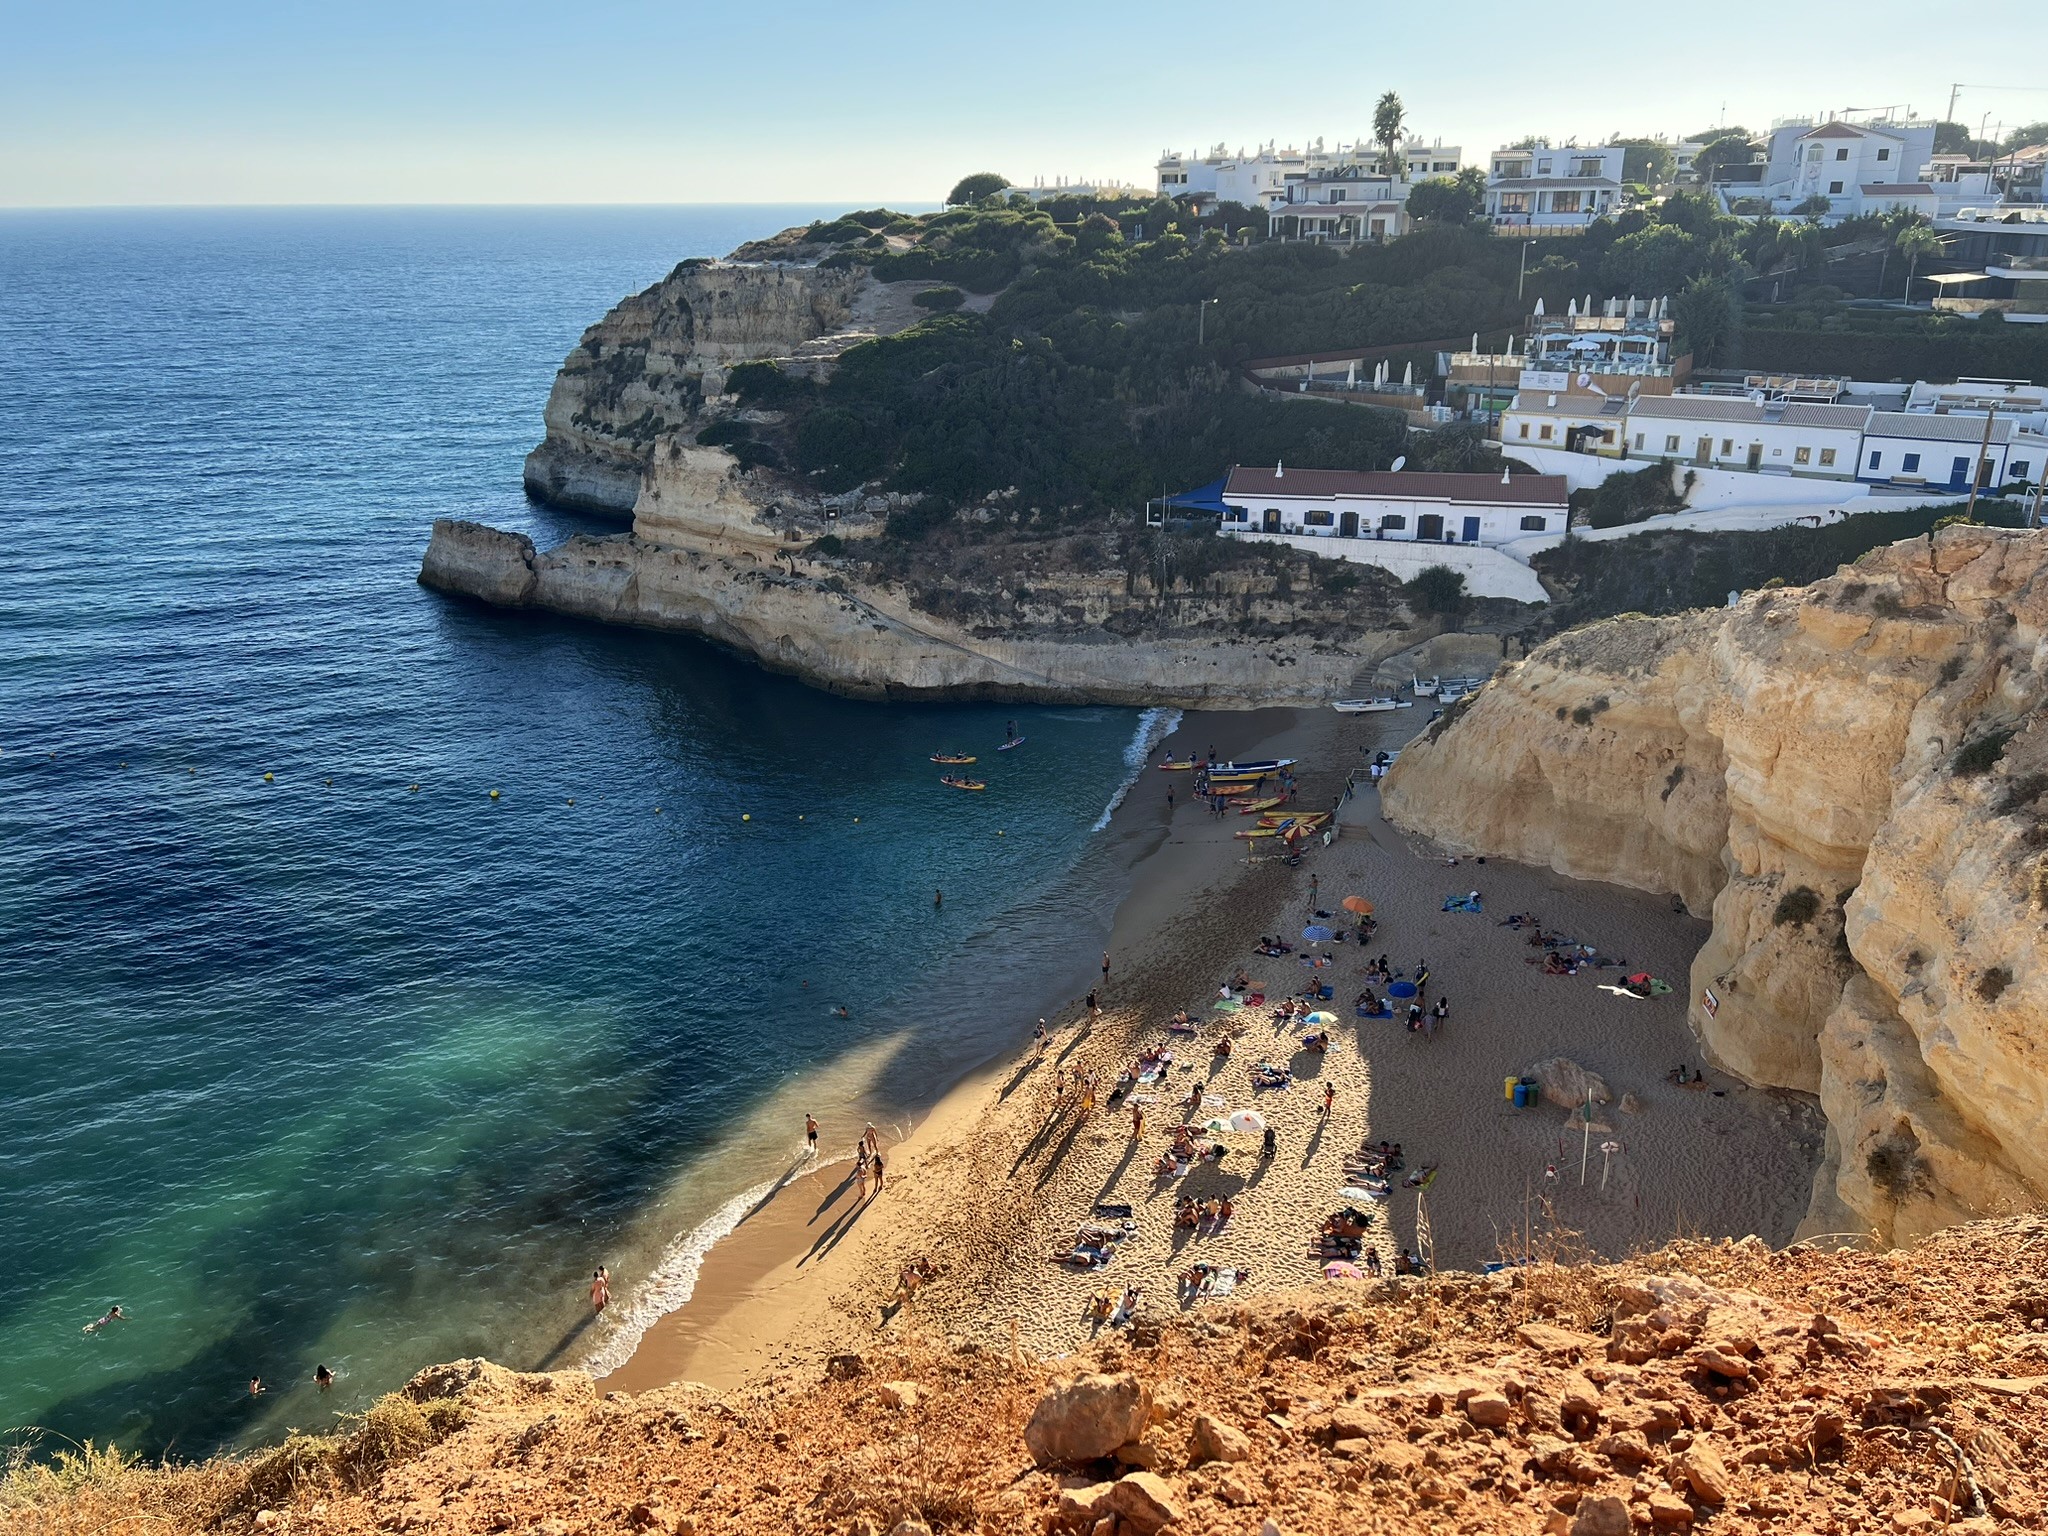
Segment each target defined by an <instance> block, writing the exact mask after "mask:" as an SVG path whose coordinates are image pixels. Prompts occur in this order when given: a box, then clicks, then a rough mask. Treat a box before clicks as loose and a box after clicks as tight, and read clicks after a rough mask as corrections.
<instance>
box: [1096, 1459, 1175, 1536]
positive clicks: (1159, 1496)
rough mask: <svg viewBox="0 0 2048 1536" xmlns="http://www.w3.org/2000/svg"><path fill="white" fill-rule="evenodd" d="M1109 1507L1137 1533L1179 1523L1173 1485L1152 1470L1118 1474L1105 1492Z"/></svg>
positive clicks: (1149, 1532) (1146, 1534)
mask: <svg viewBox="0 0 2048 1536" xmlns="http://www.w3.org/2000/svg"><path fill="white" fill-rule="evenodd" d="M1109 1507H1110V1510H1111V1511H1112V1512H1113V1513H1114V1514H1115V1515H1116V1517H1117V1520H1118V1522H1119V1524H1118V1529H1119V1530H1121V1529H1122V1528H1123V1527H1125V1526H1128V1527H1130V1528H1131V1529H1132V1530H1133V1531H1136V1532H1137V1533H1138V1536H1152V1533H1153V1532H1154V1531H1156V1530H1158V1529H1159V1528H1160V1527H1161V1526H1166V1525H1179V1524H1180V1523H1181V1522H1182V1519H1183V1515H1182V1510H1181V1506H1180V1501H1179V1500H1178V1499H1177V1498H1176V1497H1175V1496H1174V1492H1173V1485H1172V1484H1171V1483H1169V1482H1167V1481H1166V1479H1165V1478H1163V1477H1160V1476H1158V1475H1157V1474H1156V1473H1152V1472H1133V1473H1131V1474H1129V1475H1128V1476H1126V1477H1120V1478H1118V1479H1117V1481H1116V1486H1115V1487H1114V1488H1112V1489H1110V1491H1109Z"/></svg>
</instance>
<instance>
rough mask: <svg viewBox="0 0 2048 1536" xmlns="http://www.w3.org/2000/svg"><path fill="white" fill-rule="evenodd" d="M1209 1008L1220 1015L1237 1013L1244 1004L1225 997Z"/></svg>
mask: <svg viewBox="0 0 2048 1536" xmlns="http://www.w3.org/2000/svg"><path fill="white" fill-rule="evenodd" d="M1261 1001H1264V999H1261ZM1209 1006H1210V1007H1211V1008H1213V1009H1214V1010H1215V1011H1216V1012H1218V1013H1235V1012H1237V1010H1238V1009H1240V1008H1242V1007H1243V1006H1244V1004H1243V1003H1240V1002H1239V1001H1238V1000H1237V999H1236V998H1234V997H1225V998H1219V999H1217V1001H1215V1002H1213V1003H1211V1004H1210V1005H1209Z"/></svg>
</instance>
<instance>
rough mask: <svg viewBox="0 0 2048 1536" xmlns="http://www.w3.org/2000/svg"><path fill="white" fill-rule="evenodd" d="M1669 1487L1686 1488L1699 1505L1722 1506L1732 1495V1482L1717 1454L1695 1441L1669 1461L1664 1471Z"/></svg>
mask: <svg viewBox="0 0 2048 1536" xmlns="http://www.w3.org/2000/svg"><path fill="white" fill-rule="evenodd" d="M1668 1471H1669V1475H1670V1478H1671V1486H1672V1487H1674V1488H1678V1487H1688V1488H1691V1489H1692V1493H1693V1497H1694V1498H1696V1499H1698V1500H1699V1501H1700V1502H1701V1503H1702V1504H1712V1505H1715V1506H1719V1505H1722V1504H1726V1503H1727V1502H1728V1500H1729V1498H1730V1496H1731V1495H1732V1494H1733V1493H1734V1491H1735V1480H1734V1479H1733V1478H1732V1477H1730V1476H1729V1475H1728V1467H1727V1464H1726V1463H1725V1462H1723V1461H1722V1460H1721V1456H1720V1453H1719V1452H1717V1451H1716V1450H1715V1449H1714V1448H1713V1446H1711V1445H1709V1444H1708V1443H1707V1442H1706V1441H1704V1440H1695V1441H1693V1443H1692V1444H1691V1445H1689V1446H1687V1447H1686V1448H1685V1449H1684V1450H1683V1451H1681V1452H1679V1454H1678V1455H1676V1456H1674V1457H1672V1458H1671V1465H1670V1467H1669V1469H1668Z"/></svg>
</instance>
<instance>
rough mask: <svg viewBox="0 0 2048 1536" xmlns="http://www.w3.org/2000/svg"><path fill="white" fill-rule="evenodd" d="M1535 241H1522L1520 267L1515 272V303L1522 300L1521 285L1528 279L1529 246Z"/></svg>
mask: <svg viewBox="0 0 2048 1536" xmlns="http://www.w3.org/2000/svg"><path fill="white" fill-rule="evenodd" d="M1535 243H1536V242H1535V241H1534V240H1524V241H1523V242H1522V265H1521V269H1520V270H1519V271H1517V272H1516V273H1515V302H1516V303H1517V304H1519V303H1521V302H1522V285H1523V284H1524V283H1525V282H1527V281H1528V279H1529V247H1530V246H1532V245H1534V244H1535Z"/></svg>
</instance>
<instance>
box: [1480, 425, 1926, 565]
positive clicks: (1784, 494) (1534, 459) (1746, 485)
mask: <svg viewBox="0 0 2048 1536" xmlns="http://www.w3.org/2000/svg"><path fill="white" fill-rule="evenodd" d="M1506 451H1507V455H1508V457H1509V458H1511V459H1518V460H1520V461H1521V462H1523V463H1525V464H1527V465H1529V467H1530V468H1532V469H1535V470H1537V471H1539V472H1540V473H1542V474H1546V475H1563V476H1564V477H1565V481H1566V483H1567V484H1569V485H1570V486H1571V488H1572V489H1573V490H1575V491H1578V490H1586V489H1588V488H1590V487H1592V486H1596V485H1598V484H1600V482H1601V481H1603V480H1605V479H1606V478H1607V477H1608V476H1609V475H1614V474H1622V473H1629V474H1633V473H1635V472H1636V471H1638V470H1643V469H1647V468H1649V467H1650V464H1649V462H1646V461H1645V460H1642V459H1604V458H1598V457H1596V456H1595V455H1593V454H1590V453H1568V452H1566V451H1565V450H1564V449H1561V448H1536V449H1528V448H1523V447H1522V446H1521V445H1519V444H1510V445H1508V447H1507V450H1506ZM1688 469H1692V473H1693V483H1692V489H1691V490H1690V491H1689V492H1688V491H1686V490H1685V472H1686V471H1687V470H1688ZM1671 473H1672V479H1671V488H1672V489H1673V490H1674V491H1678V492H1680V493H1681V494H1683V495H1684V496H1685V504H1686V506H1687V507H1689V508H1692V509H1693V510H1696V511H1701V512H1709V511H1714V510H1717V509H1720V508H1725V507H1788V508H1792V507H1811V508H1818V509H1826V508H1834V507H1839V508H1842V509H1843V510H1845V511H1851V512H1869V511H1873V510H1876V509H1878V508H1883V507H1916V506H1921V505H1923V504H1931V503H1935V502H1941V501H1948V500H1951V499H1953V498H1951V497H1950V496H1949V495H1948V493H1947V492H1945V491H1942V490H1940V489H1939V488H1937V487H1931V486H1930V487H1928V488H1927V489H1926V491H1925V492H1924V493H1923V492H1921V491H1920V490H1919V489H1918V488H1915V490H1914V491H1913V492H1912V493H1911V494H1909V495H1900V494H1898V493H1897V492H1896V491H1876V493H1875V494H1873V490H1874V488H1873V487H1871V486H1867V485H1859V484H1857V483H1856V482H1855V481H1853V480H1819V479H1809V478H1804V477H1800V476H1794V475H1753V474H1751V473H1750V472H1749V471H1747V470H1742V469H1694V468H1693V466H1691V465H1689V464H1674V465H1672V466H1671ZM1966 494H1967V493H1966ZM1634 526H1636V527H1638V528H1639V529H1650V528H1670V527H1673V526H1678V525H1675V524H1673V523H1672V521H1671V520H1670V519H1669V518H1656V519H1653V520H1652V521H1651V522H1649V523H1645V524H1639V525H1634ZM1515 547H1516V548H1517V549H1518V550H1519V549H1521V548H1522V547H1523V546H1522V544H1521V542H1520V541H1516V544H1515Z"/></svg>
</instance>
